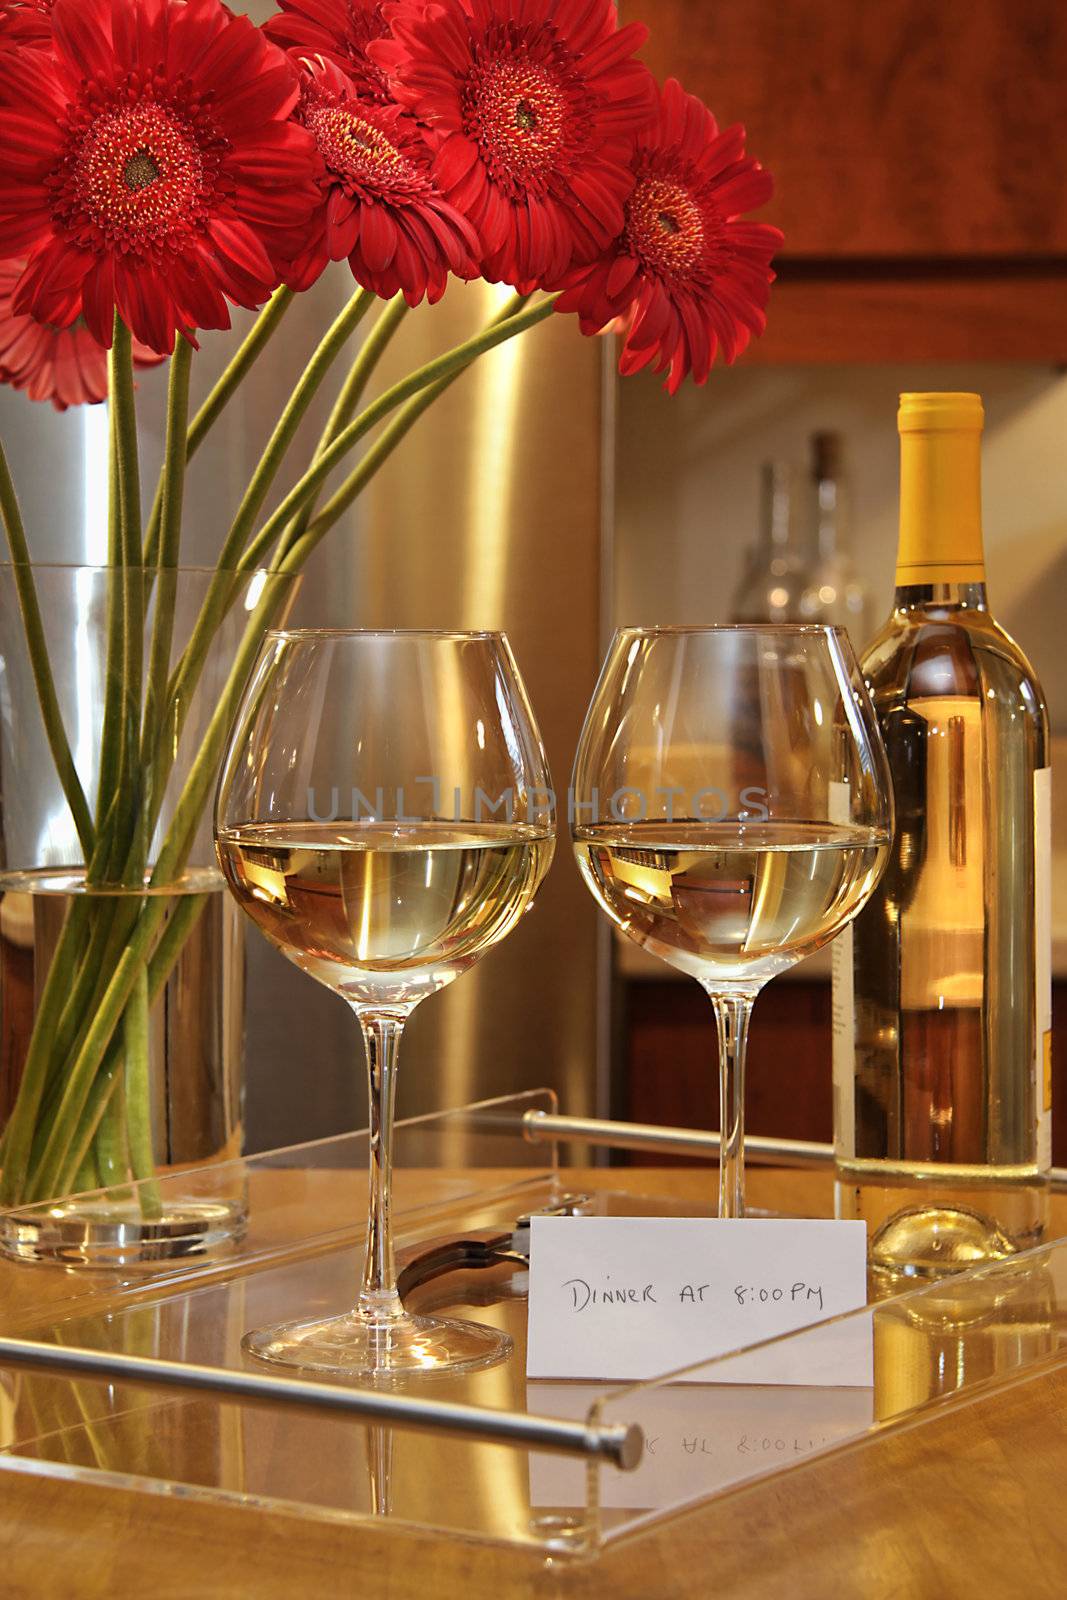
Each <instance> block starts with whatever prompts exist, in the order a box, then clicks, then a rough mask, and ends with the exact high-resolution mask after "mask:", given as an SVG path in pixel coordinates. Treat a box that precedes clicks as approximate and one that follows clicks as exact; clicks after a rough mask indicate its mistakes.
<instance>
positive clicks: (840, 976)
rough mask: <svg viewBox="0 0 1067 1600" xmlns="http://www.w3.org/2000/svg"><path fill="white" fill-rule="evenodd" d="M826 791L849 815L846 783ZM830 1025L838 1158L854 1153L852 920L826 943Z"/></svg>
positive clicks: (834, 807) (838, 810) (839, 815)
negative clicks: (828, 961) (829, 986)
mask: <svg viewBox="0 0 1067 1600" xmlns="http://www.w3.org/2000/svg"><path fill="white" fill-rule="evenodd" d="M828 789H829V793H828V795H827V802H828V811H829V816H830V821H831V822H838V823H847V822H849V821H850V819H851V805H852V794H851V790H850V789H849V786H848V784H847V783H830V784H829V785H828ZM830 967H831V973H832V986H831V1026H832V1030H833V1032H832V1039H833V1046H832V1058H833V1081H834V1146H835V1154H836V1156H837V1159H838V1160H839V1161H848V1160H850V1159H851V1158H852V1157H853V1156H854V1155H855V1154H856V1118H855V1105H856V1072H855V1061H856V1036H855V1028H854V1021H855V1018H854V1009H855V974H854V971H853V965H852V924H851V923H849V924H848V926H847V927H845V928H842V930H841V932H840V933H839V934H838V935H837V938H836V939H835V940H834V942H833V944H832V945H831V946H830Z"/></svg>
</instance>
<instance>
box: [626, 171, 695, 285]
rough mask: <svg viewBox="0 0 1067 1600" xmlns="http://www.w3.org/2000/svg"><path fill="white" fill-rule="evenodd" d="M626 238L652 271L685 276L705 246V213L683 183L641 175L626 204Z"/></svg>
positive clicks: (634, 251) (662, 274) (670, 275)
mask: <svg viewBox="0 0 1067 1600" xmlns="http://www.w3.org/2000/svg"><path fill="white" fill-rule="evenodd" d="M626 241H627V243H628V245H629V247H630V249H631V251H632V252H633V253H634V255H636V256H637V257H639V259H640V260H641V261H642V262H643V263H644V264H645V266H646V267H649V268H651V270H652V271H654V272H658V273H660V274H661V276H663V277H679V276H683V275H684V274H686V273H687V272H691V271H692V269H693V268H694V267H695V266H696V264H697V262H698V261H699V260H700V258H701V256H702V255H703V253H704V250H705V248H706V244H707V235H706V228H705V216H704V213H703V211H702V210H701V207H700V206H699V205H698V204H697V202H696V200H695V199H694V198H693V196H692V195H691V194H690V192H689V190H688V189H687V188H686V187H685V185H684V184H681V183H677V182H672V181H671V180H669V179H666V178H657V177H653V176H645V177H643V178H639V179H638V180H637V184H636V186H635V188H634V192H633V194H632V195H631V196H630V199H629V202H628V204H627V207H626Z"/></svg>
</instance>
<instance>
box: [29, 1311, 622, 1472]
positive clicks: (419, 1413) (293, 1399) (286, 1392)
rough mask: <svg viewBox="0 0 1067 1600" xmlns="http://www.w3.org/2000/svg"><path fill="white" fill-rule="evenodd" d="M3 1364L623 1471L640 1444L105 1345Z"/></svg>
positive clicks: (40, 1348) (601, 1429)
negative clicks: (580, 1459) (451, 1436)
mask: <svg viewBox="0 0 1067 1600" xmlns="http://www.w3.org/2000/svg"><path fill="white" fill-rule="evenodd" d="M0 1366H9V1367H26V1368H29V1369H30V1370H31V1371H34V1372H58V1373H61V1374H77V1375H78V1376H80V1377H86V1378H96V1379H99V1380H101V1381H104V1382H110V1381H114V1382H117V1383H133V1384H149V1385H152V1386H157V1385H162V1386H163V1387H165V1388H171V1389H192V1390H195V1391H197V1392H202V1393H208V1394H219V1395H226V1396H228V1397H231V1398H234V1399H239V1400H249V1401H253V1402H258V1403H264V1402H266V1403H269V1404H271V1405H284V1406H297V1407H302V1408H304V1409H311V1410H318V1411H340V1412H344V1413H347V1414H348V1415H349V1416H352V1417H359V1418H363V1419H366V1420H367V1421H368V1422H379V1423H387V1424H389V1425H390V1426H391V1427H394V1428H410V1429H418V1430H422V1431H425V1432H430V1433H434V1432H442V1433H458V1434H461V1435H463V1436H464V1437H465V1438H468V1439H484V1440H486V1441H488V1442H489V1443H492V1444H512V1445H516V1446H517V1447H519V1448H522V1449H526V1450H546V1451H550V1452H552V1453H554V1454H557V1455H571V1456H587V1457H593V1458H599V1459H600V1460H603V1461H610V1462H611V1463H612V1464H613V1465H614V1466H616V1467H620V1468H621V1469H622V1470H623V1471H626V1472H629V1471H632V1470H633V1468H634V1467H636V1466H637V1465H638V1463H639V1462H640V1460H641V1458H642V1455H643V1454H644V1447H645V1444H644V1434H643V1433H642V1431H641V1429H640V1428H639V1427H637V1426H636V1425H633V1424H626V1423H612V1424H608V1425H606V1426H604V1425H600V1426H596V1425H593V1424H586V1423H583V1422H563V1421H560V1420H558V1419H557V1418H555V1417H538V1416H526V1415H524V1414H523V1413H521V1412H517V1411H490V1410H486V1409H484V1408H483V1407H481V1406H467V1405H457V1404H455V1403H454V1402H452V1401H446V1400H419V1399H414V1398H411V1397H409V1396H407V1395H391V1394H382V1393H381V1392H379V1391H376V1390H373V1389H348V1388H340V1387H334V1386H333V1385H331V1384H326V1383H308V1382H307V1381H306V1380H304V1379H302V1378H276V1377H274V1376H268V1375H261V1374H259V1373H255V1372H223V1371H221V1370H217V1369H215V1368H212V1367H202V1366H198V1365H196V1363H195V1362H185V1361H163V1360H160V1359H158V1358H156V1357H152V1356H129V1355H111V1354H109V1353H108V1352H107V1351H103V1350H83V1349H81V1348H79V1347H78V1346H76V1345H50V1344H42V1343H39V1342H38V1341H36V1340H33V1339H0Z"/></svg>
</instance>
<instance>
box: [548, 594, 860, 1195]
mask: <svg viewBox="0 0 1067 1600" xmlns="http://www.w3.org/2000/svg"><path fill="white" fill-rule="evenodd" d="M571 811H572V839H573V845H574V850H575V854H576V856H577V859H578V865H579V868H580V870H581V873H582V876H583V878H584V880H585V882H586V884H587V886H588V887H589V889H590V891H591V892H592V894H593V896H594V898H595V899H596V901H597V902H598V904H599V905H600V906H601V908H602V909H603V910H604V911H605V912H606V913H607V915H608V916H609V917H610V919H611V920H612V922H613V923H614V924H615V926H616V927H617V928H619V929H620V930H621V931H622V932H623V933H624V934H625V935H626V936H627V937H628V938H630V939H632V940H633V941H634V942H635V943H637V944H639V945H641V946H643V947H644V948H645V949H647V950H648V951H649V952H650V953H652V954H653V955H656V956H658V957H659V958H660V959H661V960H664V961H666V962H668V963H669V964H670V965H672V966H674V967H676V968H678V969H679V970H680V971H682V972H685V973H687V974H688V975H689V976H691V977H694V978H696V979H697V980H698V981H699V982H700V983H701V984H702V985H703V986H704V988H705V989H706V990H707V992H708V994H709V995H710V997H711V999H712V1001H713V1003H714V1006H715V1012H716V1018H717V1022H718V1028H719V1037H720V1084H721V1100H722V1105H721V1122H720V1127H721V1129H722V1147H721V1148H722V1161H721V1167H720V1202H719V1208H720V1214H721V1215H730V1216H732V1215H740V1214H741V1212H742V1210H743V1162H742V1154H741V1140H742V1132H743V1075H744V1047H745V1040H746V1035H747V1027H748V1020H749V1014H750V1011H751V1006H752V1002H753V1000H754V999H755V997H756V994H757V993H758V992H759V990H760V989H761V988H762V987H763V985H764V984H765V983H767V982H768V981H769V979H771V978H772V977H775V976H776V975H777V974H779V973H781V972H783V971H785V970H786V969H787V968H788V967H790V966H793V965H794V964H795V963H796V962H797V961H800V960H802V959H803V958H804V957H805V956H808V955H810V954H812V953H813V952H814V951H815V950H818V949H820V948H821V947H822V946H823V945H824V944H826V943H827V942H828V941H829V940H830V939H832V938H833V937H834V935H835V934H836V933H838V932H839V931H840V929H841V928H842V927H844V926H845V924H846V923H847V922H848V921H849V920H850V919H851V918H852V917H853V916H855V914H856V913H857V912H858V911H859V910H860V908H861V907H862V906H863V905H864V904H865V902H866V900H867V899H868V898H869V896H870V895H871V893H872V892H873V890H874V888H875V885H876V884H877V882H878V878H879V876H880V874H881V871H882V869H883V867H884V864H885V859H886V855H887V851H888V846H889V841H890V838H891V832H892V789H891V784H890V778H889V771H888V767H887V764H886V759H885V752H884V750H883V748H882V744H881V739H880V736H879V734H878V729H877V725H876V723H875V719H874V714H873V711H872V709H871V706H870V701H869V699H868V697H867V693H866V690H865V688H864V686H863V683H862V680H861V679H860V676H859V672H858V670H857V668H856V665H855V661H854V659H853V657H852V652H851V648H850V646H849V643H848V639H847V636H846V635H845V634H844V633H843V632H842V631H840V630H838V629H834V628H824V627H819V626H815V625H803V624H797V625H792V626H789V625H786V626H782V627H762V626H735V627H727V628H624V629H621V630H620V631H619V632H618V633H617V634H616V635H615V638H614V640H613V642H612V645H611V648H610V650H609V652H608V656H607V659H606V661H605V663H604V667H603V670H602V672H601V675H600V680H599V682H598V684H597V687H596V690H595V693H594V696H593V700H592V702H591V704H590V707H589V711H588V713H587V716H586V721H585V726H584V728H583V730H582V735H581V739H580V742H579V747H578V753H577V757H576V760H575V768H574V776H573V780H572V799H571Z"/></svg>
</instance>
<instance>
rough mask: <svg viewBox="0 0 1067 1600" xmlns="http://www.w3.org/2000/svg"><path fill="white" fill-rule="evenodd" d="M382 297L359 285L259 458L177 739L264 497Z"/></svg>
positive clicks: (223, 560) (187, 681) (222, 562)
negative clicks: (325, 386) (334, 368)
mask: <svg viewBox="0 0 1067 1600" xmlns="http://www.w3.org/2000/svg"><path fill="white" fill-rule="evenodd" d="M376 298H377V296H375V295H373V294H372V293H371V292H370V290H369V289H358V290H357V291H356V293H355V294H354V295H353V296H352V298H351V300H349V302H348V304H347V306H346V307H345V309H344V310H343V311H342V312H341V314H340V316H338V317H337V318H336V319H335V321H334V323H333V326H332V327H331V328H330V329H329V331H328V332H327V333H326V335H325V337H324V338H323V339H322V340H321V342H320V343H319V345H318V347H317V349H316V350H315V353H314V354H313V356H312V357H311V360H310V361H309V362H308V364H307V366H306V367H305V368H304V371H303V374H302V375H301V378H300V381H299V382H298V383H297V385H296V388H295V389H294V390H293V392H292V394H291V395H290V396H289V399H288V401H287V402H286V404H285V407H284V409H283V411H282V414H281V416H280V417H279V419H278V422H277V424H276V426H275V428H274V432H273V433H272V434H271V436H270V439H269V440H268V442H267V446H266V448H265V450H264V451H263V454H262V456H261V457H260V459H259V464H258V466H257V467H256V470H255V472H254V473H253V474H252V480H251V482H250V483H249V485H248V488H247V489H246V490H245V493H244V497H243V499H242V500H241V504H240V505H239V506H238V508H237V514H236V516H235V517H234V520H233V522H232V524H231V526H230V531H229V533H228V534H227V536H226V539H225V542H224V543H223V547H222V550H221V551H220V553H219V557H218V561H217V562H216V565H215V576H214V578H213V579H212V582H211V584H210V585H209V587H208V592H207V595H206V597H205V600H204V604H203V607H202V608H201V612H200V615H199V617H198V618H197V620H196V623H195V625H194V627H193V632H192V635H191V637H190V639H189V643H188V644H187V645H186V647H185V650H184V651H183V653H182V658H181V661H180V662H179V663H178V667H177V669H176V671H175V673H174V675H173V677H172V678H171V682H170V684H169V685H168V689H167V700H168V701H173V702H175V703H176V705H177V708H178V714H177V719H176V728H175V738H177V735H178V734H180V732H181V724H182V721H183V708H184V707H185V706H187V705H188V704H189V702H190V701H191V699H192V694H193V689H194V688H195V684H196V680H197V678H198V677H199V674H200V670H201V667H202V666H203V662H204V659H205V657H206V654H207V648H208V645H209V643H210V641H211V639H212V638H213V636H214V634H215V631H216V629H217V628H218V626H219V624H220V623H221V621H222V619H223V617H224V616H225V615H226V613H227V611H228V610H229V607H230V604H231V603H232V599H233V595H234V594H235V593H236V592H237V586H236V585H235V584H234V582H233V577H232V569H233V568H235V567H236V566H237V564H238V557H239V556H240V554H241V551H242V550H243V549H244V546H245V543H246V541H247V539H248V537H249V534H250V533H251V532H252V529H253V527H254V526H255V520H256V518H257V516H258V515H259V513H260V511H261V510H262V507H263V502H264V500H265V499H266V497H267V494H268V493H269V491H270V487H271V484H272V483H273V482H274V479H275V477H276V476H277V473H278V469H279V468H280V466H281V464H282V461H283V459H284V457H285V454H286V452H287V450H288V448H289V446H290V444H291V443H292V441H293V436H294V434H295V433H296V430H297V428H298V427H299V425H300V423H301V421H302V420H303V418H304V415H305V413H306V412H307V409H308V407H309V406H310V404H311V402H312V400H313V399H314V397H315V395H316V393H317V392H318V390H319V388H320V386H321V384H322V381H323V379H324V378H325V377H326V374H327V373H328V372H329V370H330V368H331V366H332V365H333V363H334V361H335V360H336V359H337V357H338V355H339V354H340V353H341V350H342V349H343V348H344V346H345V344H346V343H347V342H348V340H349V339H350V338H351V336H352V334H353V333H354V332H355V330H356V328H357V327H358V326H359V324H360V322H361V321H362V320H363V318H364V317H365V316H366V314H367V312H368V311H369V310H370V307H371V306H372V305H373V303H374V301H375V299H376ZM160 776H161V775H160V774H159V773H156V774H154V777H153V785H152V786H153V791H154V792H161V783H160Z"/></svg>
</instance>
